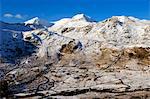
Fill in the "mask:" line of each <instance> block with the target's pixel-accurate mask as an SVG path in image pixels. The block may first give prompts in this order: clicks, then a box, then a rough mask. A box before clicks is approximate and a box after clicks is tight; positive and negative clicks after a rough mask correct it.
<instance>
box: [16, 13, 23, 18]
mask: <svg viewBox="0 0 150 99" xmlns="http://www.w3.org/2000/svg"><path fill="white" fill-rule="evenodd" d="M14 17H15V18H18V19H23V16H22V15H21V14H16V15H15V16H14Z"/></svg>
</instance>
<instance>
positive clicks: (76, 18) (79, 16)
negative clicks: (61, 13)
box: [72, 14, 94, 22]
mask: <svg viewBox="0 0 150 99" xmlns="http://www.w3.org/2000/svg"><path fill="white" fill-rule="evenodd" d="M72 19H73V20H84V21H88V22H93V21H94V20H92V19H91V17H89V16H87V15H85V14H77V15H75V16H73V17H72Z"/></svg>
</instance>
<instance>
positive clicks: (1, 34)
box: [0, 30, 37, 63]
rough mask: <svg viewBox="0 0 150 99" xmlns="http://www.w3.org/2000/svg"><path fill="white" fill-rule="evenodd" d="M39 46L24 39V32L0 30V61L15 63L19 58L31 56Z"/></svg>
mask: <svg viewBox="0 0 150 99" xmlns="http://www.w3.org/2000/svg"><path fill="white" fill-rule="evenodd" d="M36 49H37V47H36V46H35V45H33V44H32V43H30V42H28V41H24V40H23V34H22V32H17V31H12V30H0V61H1V63H15V62H16V60H17V59H20V58H23V57H25V56H30V55H31V54H33V53H34V52H35V50H36Z"/></svg>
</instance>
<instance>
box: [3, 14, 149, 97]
mask: <svg viewBox="0 0 150 99" xmlns="http://www.w3.org/2000/svg"><path fill="white" fill-rule="evenodd" d="M24 26H25V28H27V27H28V26H29V27H30V28H31V29H32V30H18V26H17V25H16V24H15V25H13V27H12V25H11V27H10V24H9V23H5V27H3V28H1V31H0V37H1V39H0V62H1V63H0V66H1V68H3V69H4V70H3V71H0V73H1V72H3V74H5V73H7V72H6V71H10V70H12V71H10V72H9V73H7V75H6V78H7V79H9V81H11V83H10V84H12V85H13V84H14V85H17V84H22V83H23V85H22V86H24V87H21V88H24V89H23V90H22V89H19V88H20V87H19V88H18V89H16V90H17V91H18V90H19V91H20V90H21V91H22V92H24V91H28V90H35V89H36V90H38V88H40V87H39V86H44V85H42V84H41V83H40V85H39V82H41V81H43V79H45V78H42V77H43V76H40V77H39V75H41V73H43V74H42V75H44V77H47V78H49V79H50V81H51V80H52V81H55V82H54V86H52V87H50V85H47V86H49V87H50V88H52V89H53V90H54V92H53V91H52V92H51V91H49V87H47V86H46V88H45V89H42V90H48V93H49V94H54V93H55V94H56V95H57V94H58V93H59V92H60V93H61V94H65V92H66V94H67V95H68V93H70V94H72V92H76V93H79V92H81V91H82V92H84V91H85V90H91V89H93V90H96V92H97V91H100V92H102V90H104V91H107V90H109V92H126V91H128V92H129V91H132V92H133V91H135V90H144V89H146V90H147V89H149V88H150V21H149V20H140V19H137V18H134V17H131V16H130V17H127V16H112V17H111V18H108V19H106V20H103V21H100V22H96V21H93V19H91V18H90V17H88V16H86V15H84V14H78V15H75V16H73V17H72V18H64V19H61V20H58V21H56V22H54V24H53V25H50V26H49V25H47V24H46V23H45V22H43V21H41V20H40V19H39V18H33V19H31V20H29V21H26V22H25V23H24V25H23V27H24ZM35 26H41V27H35ZM19 27H20V25H19ZM16 61H17V64H11V63H12V62H14V63H16ZM6 62H7V63H8V64H6ZM14 68H17V69H14ZM1 74H2V73H1ZM11 75H13V77H14V78H13V79H12V78H11V77H9V76H11ZM35 77H39V78H38V79H35ZM26 82H29V83H27V84H26ZM30 82H31V83H30ZM49 83H50V84H51V82H48V84H49ZM44 84H45V83H44ZM18 86H19V85H18ZM31 86H32V87H31ZM36 86H38V88H35V87H36ZM42 88H43V87H42ZM12 90H15V88H12ZM16 90H15V91H16ZM78 91H79V92H78ZM55 94H54V95H55ZM61 94H59V95H61Z"/></svg>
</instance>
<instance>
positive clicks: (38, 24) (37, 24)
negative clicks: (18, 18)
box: [24, 17, 53, 29]
mask: <svg viewBox="0 0 150 99" xmlns="http://www.w3.org/2000/svg"><path fill="white" fill-rule="evenodd" d="M24 23H25V25H26V26H28V25H29V26H30V27H33V28H35V29H38V28H42V27H43V28H44V27H50V26H52V25H53V24H52V23H49V22H48V21H46V20H43V19H40V18H38V17H35V18H32V19H30V20H28V21H25V22H24Z"/></svg>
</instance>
